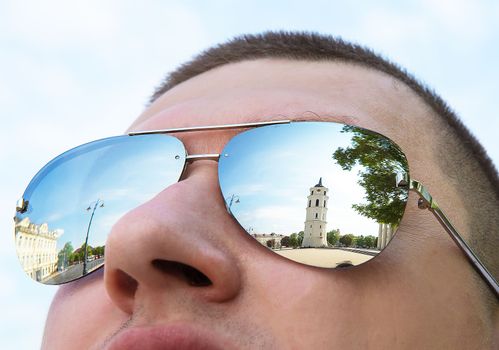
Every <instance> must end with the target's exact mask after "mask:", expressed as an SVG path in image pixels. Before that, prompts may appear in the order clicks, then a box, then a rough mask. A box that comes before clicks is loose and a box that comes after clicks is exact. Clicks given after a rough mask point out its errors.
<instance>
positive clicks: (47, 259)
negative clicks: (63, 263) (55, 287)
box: [15, 217, 62, 281]
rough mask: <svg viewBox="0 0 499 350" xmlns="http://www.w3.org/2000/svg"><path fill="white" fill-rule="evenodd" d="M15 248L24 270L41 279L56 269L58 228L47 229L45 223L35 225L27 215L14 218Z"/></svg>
mask: <svg viewBox="0 0 499 350" xmlns="http://www.w3.org/2000/svg"><path fill="white" fill-rule="evenodd" d="M15 232H16V250H17V256H18V257H19V260H20V261H21V265H22V266H23V269H24V271H26V273H27V274H28V275H30V276H31V278H33V279H35V280H37V281H41V280H43V279H44V278H46V277H48V276H50V275H51V274H52V273H54V272H55V271H56V270H57V239H58V238H59V236H60V235H61V234H62V232H61V231H60V230H54V231H49V227H48V224H47V223H43V224H41V225H37V224H34V223H32V222H31V221H30V220H29V218H28V217H26V218H24V219H22V220H20V221H19V219H17V217H16V220H15Z"/></svg>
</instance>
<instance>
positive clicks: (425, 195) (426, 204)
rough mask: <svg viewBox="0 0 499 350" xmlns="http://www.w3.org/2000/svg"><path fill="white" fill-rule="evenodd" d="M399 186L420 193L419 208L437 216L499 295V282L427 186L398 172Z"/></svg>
mask: <svg viewBox="0 0 499 350" xmlns="http://www.w3.org/2000/svg"><path fill="white" fill-rule="evenodd" d="M397 186H399V187H406V188H408V189H409V190H410V191H413V192H416V193H417V194H418V195H419V199H418V208H419V209H428V210H429V211H430V212H431V213H432V214H433V215H434V216H435V218H436V219H437V221H438V222H439V223H440V225H442V227H443V228H444V229H445V231H446V232H447V233H448V234H449V236H450V237H451V238H452V240H453V241H454V243H456V245H457V246H458V247H459V249H461V251H462V252H463V253H464V255H465V256H466V258H468V260H469V261H470V263H471V264H472V265H473V267H474V268H475V270H476V271H477V272H478V273H479V274H480V276H481V277H482V278H483V279H484V280H485V282H487V284H488V285H489V286H490V288H492V290H493V291H494V293H495V295H496V297H499V284H498V283H497V281H496V280H495V278H494V276H492V274H491V273H490V272H489V270H487V268H486V267H485V265H484V264H483V263H482V262H481V261H480V259H479V258H478V257H477V256H476V254H475V253H474V252H473V250H472V249H471V247H470V246H468V244H466V242H465V241H464V239H463V238H462V237H461V235H460V234H459V232H458V231H457V229H456V228H455V227H454V226H453V225H452V224H451V222H450V221H449V219H448V218H447V216H445V214H444V212H443V211H442V209H440V206H439V205H438V203H437V202H436V201H435V200H434V199H433V197H432V196H431V194H430V192H428V190H427V189H426V187H425V186H424V185H423V184H422V183H421V182H419V181H417V180H412V179H407V178H404V177H403V176H401V175H400V174H397Z"/></svg>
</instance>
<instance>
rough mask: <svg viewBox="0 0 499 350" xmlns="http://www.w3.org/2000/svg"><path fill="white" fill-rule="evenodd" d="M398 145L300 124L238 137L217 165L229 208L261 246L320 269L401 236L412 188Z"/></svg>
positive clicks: (348, 130)
mask: <svg viewBox="0 0 499 350" xmlns="http://www.w3.org/2000/svg"><path fill="white" fill-rule="evenodd" d="M408 170H409V169H408V165H407V160H406V158H405V155H404V154H403V153H402V151H401V150H400V148H399V147H398V146H397V145H396V144H395V143H393V142H392V141H391V140H389V139H388V138H386V137H384V136H382V135H380V134H377V133H375V132H372V131H369V130H365V129H362V128H358V127H354V126H348V125H344V124H338V123H322V122H295V123H291V124H287V125H275V126H265V127H260V128H255V129H251V130H248V131H245V132H243V133H241V134H238V135H237V136H236V137H234V138H233V139H232V140H231V141H230V142H229V143H228V144H227V145H226V147H225V149H224V151H223V153H222V155H221V158H220V162H219V177H220V186H221V189H222V192H223V195H224V197H225V201H226V205H227V208H228V210H229V211H230V212H231V213H232V214H233V216H234V217H235V218H236V219H237V221H238V222H239V224H240V225H241V226H242V227H243V228H244V229H245V230H246V231H247V232H248V234H250V235H251V236H253V237H254V238H255V239H256V240H257V241H258V242H260V243H261V244H262V245H263V246H265V247H267V248H269V249H271V250H273V251H274V252H275V253H277V254H279V255H281V256H284V257H286V258H289V259H291V260H294V261H296V262H300V263H304V264H307V265H313V266H318V267H327V268H332V267H346V266H352V265H359V264H361V263H363V262H366V261H368V260H370V259H372V258H373V257H374V256H376V255H377V254H378V253H379V252H380V251H382V250H383V249H384V248H385V247H386V245H387V244H388V243H389V241H390V240H391V239H392V237H393V235H394V234H395V232H396V230H397V227H398V225H399V223H400V220H401V218H402V215H403V213H404V210H405V205H406V202H407V196H408V192H407V189H405V188H399V187H396V181H395V179H396V174H397V173H405V174H407V175H408Z"/></svg>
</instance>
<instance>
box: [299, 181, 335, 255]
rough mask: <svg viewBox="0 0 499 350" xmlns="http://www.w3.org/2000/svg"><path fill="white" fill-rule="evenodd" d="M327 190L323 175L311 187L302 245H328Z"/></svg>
mask: <svg viewBox="0 0 499 350" xmlns="http://www.w3.org/2000/svg"><path fill="white" fill-rule="evenodd" d="M327 191H328V189H327V188H326V187H324V186H323V185H322V177H321V178H320V180H319V183H318V184H317V185H315V186H314V187H312V188H310V195H309V196H308V203H307V204H308V205H307V216H306V219H305V230H304V234H303V242H302V243H301V246H302V247H327V235H326V223H327V221H326V220H327V200H328V199H329V197H328V196H327V195H326V194H327Z"/></svg>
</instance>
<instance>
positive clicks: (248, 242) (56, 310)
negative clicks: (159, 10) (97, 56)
mask: <svg viewBox="0 0 499 350" xmlns="http://www.w3.org/2000/svg"><path fill="white" fill-rule="evenodd" d="M267 119H301V120H303V119H309V120H318V119H320V120H330V121H338V122H343V123H347V124H352V125H357V126H360V127H364V128H367V129H371V130H374V131H377V132H379V133H381V134H384V135H386V136H388V137H389V138H391V139H392V140H394V141H395V142H396V143H397V144H398V145H400V146H401V148H402V150H403V151H404V152H405V153H406V155H407V158H408V161H409V164H410V171H411V174H412V176H413V177H414V178H416V179H418V180H420V181H421V182H422V183H424V184H425V185H426V186H427V187H428V188H429V190H430V192H431V193H432V194H433V196H434V197H435V198H437V199H438V201H439V203H440V205H441V206H442V207H443V208H444V209H447V214H448V215H449V217H450V219H451V221H452V222H454V223H455V225H456V226H457V228H458V229H459V230H460V231H461V232H463V235H464V236H465V237H467V235H466V233H467V232H469V227H468V223H469V218H468V217H467V216H466V207H465V205H466V204H465V203H463V201H462V200H461V199H460V197H459V196H458V193H457V191H456V190H455V188H454V187H452V186H451V185H450V184H449V183H448V182H447V181H445V174H444V173H443V172H442V170H441V169H440V168H439V166H438V162H439V160H438V159H437V158H436V154H435V152H434V149H435V147H436V146H435V141H434V140H435V139H436V138H437V135H438V132H439V130H441V121H440V120H439V119H438V118H437V117H436V116H435V115H434V114H433V113H432V111H431V109H430V108H428V107H427V106H426V105H425V104H424V103H423V102H422V100H420V99H419V98H418V97H417V96H415V95H414V94H413V93H412V92H411V91H410V90H409V89H408V88H407V87H406V86H404V85H403V84H401V83H399V82H397V81H395V80H394V79H392V78H390V77H388V76H386V75H383V74H382V73H379V72H376V71H373V70H370V69H366V68H362V67H359V66H354V65H347V64H341V63H331V62H328V63H326V62H323V63H318V62H315V63H314V62H292V61H286V60H257V61H246V62H242V63H237V64H231V65H226V66H223V67H221V68H218V69H215V70H212V71H209V72H207V73H204V74H202V75H200V76H197V77H195V78H193V79H190V80H188V81H186V82H185V83H183V84H181V85H179V86H177V87H175V88H174V89H172V90H170V91H168V92H167V93H166V94H164V95H163V96H162V97H161V98H159V99H158V100H157V101H156V102H155V103H153V104H152V105H151V106H150V107H149V108H148V109H147V110H146V111H145V112H144V113H143V114H142V115H141V116H140V117H139V118H138V119H137V121H136V122H135V123H134V124H133V125H132V126H131V128H130V130H149V129H163V128H171V127H184V126H202V125H218V124H232V123H244V122H253V121H261V120H267ZM237 132H239V131H234V130H226V131H210V132H197V133H186V134H179V135H177V136H178V138H179V139H181V140H182V142H183V143H184V145H185V147H186V149H187V151H188V153H189V154H204V153H219V152H220V151H221V149H222V148H223V146H224V145H225V143H226V142H227V141H228V140H229V139H230V138H231V137H232V136H233V135H234V134H235V133H237ZM416 203H417V198H416V197H415V196H414V195H412V194H411V195H410V197H409V202H408V205H407V209H406V213H405V215H404V217H403V219H402V222H401V224H400V226H399V228H398V232H397V234H396V236H395V238H394V239H393V240H392V242H391V243H390V245H389V246H388V247H387V248H386V249H385V250H384V252H383V253H382V254H381V255H379V256H378V257H377V258H376V259H373V260H371V261H369V262H367V263H365V264H363V265H360V266H358V267H355V268H350V269H343V270H341V269H335V270H330V269H320V268H314V267H309V266H305V265H300V264H297V263H294V262H291V261H289V260H286V259H284V258H282V257H280V256H278V255H277V254H275V253H273V252H271V251H270V250H268V249H266V248H265V247H263V246H262V245H261V244H259V243H258V242H257V241H256V240H254V239H253V238H252V237H251V236H249V235H248V234H247V233H246V232H245V231H244V230H243V229H242V228H241V227H240V226H239V225H238V223H237V222H236V221H235V220H234V219H233V218H232V217H231V216H230V215H229V214H228V213H227V210H226V207H225V203H224V200H223V197H222V195H221V193H220V188H219V185H218V175H217V163H216V162H215V161H211V160H200V161H196V162H193V163H191V164H188V166H187V169H186V171H185V173H184V176H183V178H182V181H180V182H178V183H176V184H174V185H172V186H170V187H168V188H166V189H165V190H164V191H163V192H161V193H160V194H159V195H158V196H156V197H155V198H154V199H152V200H150V201H149V202H147V203H145V204H144V205H142V206H140V207H138V208H136V209H135V210H133V211H132V212H130V213H128V214H127V215H125V216H124V217H122V218H121V219H120V221H119V222H118V223H117V224H115V226H114V227H113V230H112V232H111V234H110V236H109V238H108V241H107V243H106V265H105V269H104V271H100V272H96V273H94V274H93V275H90V276H88V277H86V278H84V279H82V280H79V281H76V282H73V283H70V284H68V285H64V286H62V287H60V289H59V291H58V293H57V295H56V297H55V299H54V301H53V304H52V306H51V309H50V313H49V316H48V320H47V325H46V330H45V337H44V343H43V345H44V348H45V349H65V348H68V347H69V346H71V347H72V348H79V349H80V348H81V349H100V348H102V347H105V346H108V345H112V346H115V347H114V348H115V349H118V348H120V349H123V348H127V347H126V346H127V345H128V346H130V348H134V349H135V348H137V349H138V348H140V349H149V348H151V349H153V348H154V349H156V348H158V349H160V348H161V349H164V348H168V349H169V348H172V349H173V348H175V349H179V348H183V347H182V346H185V348H199V347H200V345H201V344H203V345H205V346H207V347H208V348H210V347H209V346H212V347H214V348H217V346H218V348H224V349H228V348H244V349H246V348H252V349H255V348H282V349H305V348H314V349H324V348H329V349H333V348H334V349H336V348H338V349H348V348H367V347H369V348H374V349H378V348H383V349H389V348H418V349H421V348H477V347H480V345H478V344H482V343H481V342H486V341H487V340H488V339H487V337H488V336H489V335H490V333H491V331H490V329H488V328H487V327H488V325H487V319H486V317H485V314H486V313H485V310H484V306H483V305H482V303H481V295H480V293H479V289H478V287H477V283H481V282H477V279H476V276H475V273H474V271H473V270H472V268H471V267H470V265H469V264H468V262H467V261H466V260H465V258H464V256H463V255H462V253H461V252H460V251H459V250H458V248H456V246H455V245H454V243H453V242H452V241H451V239H450V238H449V237H448V235H447V234H446V233H445V231H444V230H443V229H442V228H441V226H440V225H439V224H438V222H437V221H436V220H435V219H434V218H433V217H432V215H431V213H430V212H428V211H423V210H419V209H418V208H417V204H416ZM157 261H169V262H174V263H182V264H184V265H187V266H190V267H192V268H195V269H197V270H198V271H200V272H202V273H203V274H204V275H206V276H207V277H208V278H209V279H210V280H211V282H212V284H211V285H209V286H199V285H193V284H192V283H189V281H188V280H187V279H186V278H184V277H183V276H182V274H180V273H179V269H178V268H176V267H175V266H178V265H175V264H172V263H167V264H158V263H157ZM153 262H155V263H153ZM159 343H163V345H162V346H158V347H154V346H157V345H158V344H159ZM132 345H135V346H136V347H133V346H132ZM148 346H149V347H148ZM168 346H170V347H168ZM189 346H190V347H189Z"/></svg>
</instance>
